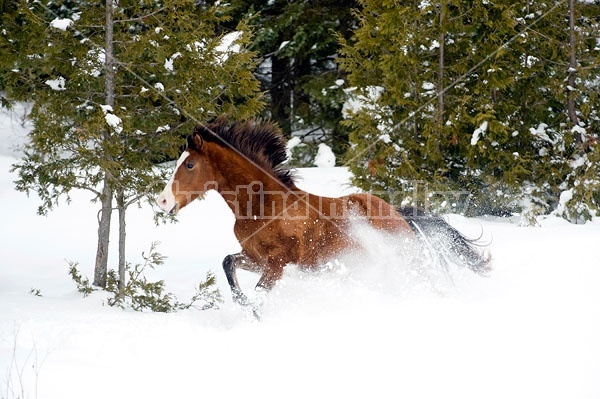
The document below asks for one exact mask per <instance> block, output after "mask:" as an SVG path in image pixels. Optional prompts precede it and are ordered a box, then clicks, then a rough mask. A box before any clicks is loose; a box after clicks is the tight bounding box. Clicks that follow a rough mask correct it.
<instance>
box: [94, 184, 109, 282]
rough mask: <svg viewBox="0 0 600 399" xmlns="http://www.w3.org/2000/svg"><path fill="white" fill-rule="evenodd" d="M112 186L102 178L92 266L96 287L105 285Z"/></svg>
mask: <svg viewBox="0 0 600 399" xmlns="http://www.w3.org/2000/svg"><path fill="white" fill-rule="evenodd" d="M112 197H113V194H112V188H111V187H110V185H109V184H108V181H107V180H106V179H105V180H104V188H103V189H102V209H101V210H100V212H101V216H100V220H99V222H98V249H97V250H96V265H95V267H94V282H93V284H94V285H95V286H97V287H101V288H105V287H106V271H107V267H108V244H109V241H110V219H111V216H112Z"/></svg>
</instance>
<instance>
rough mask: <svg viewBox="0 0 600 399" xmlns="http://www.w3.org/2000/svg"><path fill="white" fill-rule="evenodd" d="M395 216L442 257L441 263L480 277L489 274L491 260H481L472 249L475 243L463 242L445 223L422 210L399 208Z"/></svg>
mask: <svg viewBox="0 0 600 399" xmlns="http://www.w3.org/2000/svg"><path fill="white" fill-rule="evenodd" d="M398 212H399V213H400V214H401V215H402V217H404V219H405V220H406V221H407V222H408V224H409V225H410V227H411V229H412V230H413V231H414V233H415V234H416V235H417V236H418V237H419V238H420V239H421V240H423V241H424V242H425V243H427V244H428V246H430V247H431V248H432V249H434V250H435V251H436V252H437V253H439V254H440V255H441V256H442V260H443V261H446V260H450V261H453V263H459V264H463V265H466V266H467V267H469V268H470V269H471V270H473V271H474V272H477V273H481V274H484V273H487V272H489V271H490V270H491V265H490V257H489V256H483V255H482V254H481V253H480V251H478V250H477V249H476V248H475V246H476V242H477V239H475V240H472V239H469V238H466V237H465V236H464V235H462V234H461V233H460V232H459V231H458V230H456V229H455V228H454V227H452V226H450V225H449V224H448V223H447V222H446V221H445V220H444V219H442V218H441V217H439V216H437V215H434V214H431V213H427V212H425V210H423V209H421V208H417V207H410V206H409V207H402V208H398ZM448 257H450V258H451V259H448Z"/></svg>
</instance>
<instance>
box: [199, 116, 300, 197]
mask: <svg viewBox="0 0 600 399" xmlns="http://www.w3.org/2000/svg"><path fill="white" fill-rule="evenodd" d="M194 134H198V135H200V137H202V139H203V140H204V141H206V142H213V143H216V144H219V145H221V146H224V147H229V148H232V149H234V150H236V151H237V152H239V153H240V154H241V155H242V156H244V157H246V158H247V159H249V160H250V161H251V162H252V163H254V164H255V165H257V166H258V167H260V168H261V169H263V170H265V171H266V172H269V173H270V174H271V175H272V176H273V177H275V178H277V179H278V180H279V181H280V182H281V183H282V184H284V185H285V186H286V187H288V188H295V182H294V175H293V173H292V171H291V170H290V169H289V168H287V167H286V166H285V165H284V163H285V161H287V151H286V140H285V138H284V137H283V135H282V133H281V130H280V129H279V127H278V126H277V125H276V124H275V123H273V122H270V121H262V120H247V121H233V122H232V121H230V120H229V119H228V118H226V117H223V116H222V117H220V118H218V119H217V120H216V121H215V122H212V123H210V124H208V125H198V126H196V128H195V129H194ZM188 141H190V140H188ZM192 142H193V140H192Z"/></svg>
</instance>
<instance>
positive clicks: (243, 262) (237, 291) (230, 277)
mask: <svg viewBox="0 0 600 399" xmlns="http://www.w3.org/2000/svg"><path fill="white" fill-rule="evenodd" d="M237 268H240V269H244V270H249V271H254V272H257V271H260V270H261V268H260V266H259V265H257V264H256V263H254V262H253V261H252V260H250V258H248V256H247V255H246V254H245V253H244V252H239V253H237V254H232V255H227V256H226V257H225V259H223V270H224V271H225V277H227V282H228V283H229V287H230V288H231V295H232V297H233V301H234V302H235V303H237V304H239V305H243V306H245V305H248V304H249V302H248V298H247V297H246V295H244V293H243V292H242V288H241V287H240V283H239V282H238V279H237V273H236V269H237Z"/></svg>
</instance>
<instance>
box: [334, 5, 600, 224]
mask: <svg viewBox="0 0 600 399" xmlns="http://www.w3.org/2000/svg"><path fill="white" fill-rule="evenodd" d="M361 4H362V6H363V9H362V11H361V12H358V13H357V16H358V18H359V20H360V26H359V28H358V29H357V30H356V31H355V36H354V41H353V42H352V41H348V40H341V42H342V46H343V47H342V51H341V53H342V56H343V57H342V60H341V64H342V67H343V68H344V69H345V70H346V71H347V72H348V73H349V77H348V80H349V83H350V86H351V87H353V88H354V89H353V90H354V91H352V92H349V94H350V100H351V102H350V103H351V104H352V103H353V104H354V105H355V106H354V107H352V108H349V109H348V113H347V119H346V120H345V121H344V124H345V125H346V126H347V127H348V128H349V129H350V131H351V132H350V142H351V144H352V148H351V150H350V151H349V153H348V156H347V159H346V161H347V164H348V165H349V166H350V169H351V170H352V171H353V173H354V175H355V183H356V184H358V185H359V186H360V187H362V188H363V189H367V190H373V191H377V192H382V191H385V192H387V193H388V194H390V196H391V197H393V198H396V199H397V201H398V203H404V204H406V203H412V204H415V205H421V206H431V207H433V209H434V210H438V211H445V212H448V211H453V212H456V211H460V212H462V213H465V214H470V215H473V214H497V215H506V214H512V213H515V212H525V213H528V215H525V217H526V218H532V216H535V215H536V214H546V213H549V212H551V211H552V210H554V209H555V208H556V206H557V204H558V200H559V196H560V194H561V192H563V191H565V190H567V189H569V188H573V187H575V189H574V197H573V200H572V202H571V201H570V202H569V205H568V206H569V208H572V209H573V210H576V209H579V210H576V211H575V212H576V213H577V215H579V216H577V218H579V219H580V220H585V219H589V217H590V216H591V215H592V214H595V213H598V211H599V208H598V205H597V202H594V201H595V200H593V198H595V197H597V195H598V194H597V191H596V190H597V185H596V183H595V182H598V181H599V180H600V176H598V175H597V174H596V175H594V173H597V170H596V169H594V168H593V167H591V166H590V167H588V168H587V169H586V168H583V167H577V168H575V169H573V168H572V165H574V164H578V163H577V159H579V158H580V157H582V156H584V155H585V154H587V153H590V154H591V153H593V152H595V151H596V150H595V149H594V148H595V146H596V144H595V142H596V141H597V132H598V121H599V120H598V116H597V112H598V110H597V104H598V103H597V102H596V103H595V104H594V105H592V102H591V101H592V100H591V99H592V98H594V99H595V98H597V93H598V90H597V89H598V81H599V77H600V76H599V71H598V69H597V68H585V67H583V65H588V66H591V65H596V66H597V65H598V60H599V56H600V54H599V52H598V49H597V43H596V42H595V41H594V40H591V38H592V37H597V36H594V34H593V32H594V31H596V32H597V28H598V22H597V20H594V19H593V16H594V15H597V13H598V6H597V5H592V4H583V3H577V5H576V7H577V9H576V13H577V18H578V19H577V24H578V26H577V28H578V29H577V31H576V34H577V35H578V38H577V48H576V53H577V59H578V60H579V61H578V62H579V63H580V65H581V68H578V69H577V71H575V72H573V71H572V70H570V69H569V57H568V54H569V51H570V47H569V45H570V43H569V35H570V32H569V30H568V26H569V25H568V4H566V2H562V3H556V2H550V1H548V2H545V1H542V2H530V1H520V2H516V3H515V2H513V1H495V2H487V1H485V2H484V1H476V2H467V1H444V0H439V1H429V2H421V1H413V2H403V3H398V2H394V1H385V0H363V1H362V2H361ZM584 16H585V17H584ZM588 38H589V39H590V40H589V39H588ZM571 73H576V74H577V80H576V82H578V83H577V87H576V88H575V87H566V84H565V82H566V81H567V78H568V77H569V74H571ZM575 90H576V91H577V96H576V97H575V100H574V102H575V107H576V109H577V115H578V118H579V121H578V122H577V123H576V124H574V122H573V120H571V118H570V116H569V115H568V112H567V101H568V98H569V96H570V94H569V93H570V92H571V91H575ZM574 125H575V126H574ZM582 131H583V133H581V132H582ZM578 135H582V136H578ZM585 143H587V144H585ZM590 143H593V144H590ZM588 155H589V154H588ZM588 155H585V156H588ZM585 164H586V165H588V163H585ZM592 164H593V163H589V165H592ZM578 165H579V164H578ZM582 174H584V175H586V176H587V180H586V181H587V184H578V183H577V182H578V181H582V180H581V176H582ZM424 184H426V185H427V188H428V190H420V191H419V192H415V191H414V190H412V189H410V187H412V186H415V185H424ZM577 187H585V188H580V189H577ZM590 190H591V193H590ZM464 191H467V192H468V193H470V195H468V196H462V197H461V196H460V195H459V196H458V197H460V199H459V200H458V201H454V202H453V201H449V196H450V197H452V195H453V194H452V193H461V192H464ZM452 203H454V206H450V207H448V206H449V205H448V204H452ZM584 204H585V205H584ZM586 211H588V214H587V216H585V212H586ZM565 216H566V214H565ZM567 217H568V218H569V219H571V220H574V217H569V216H567Z"/></svg>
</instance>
